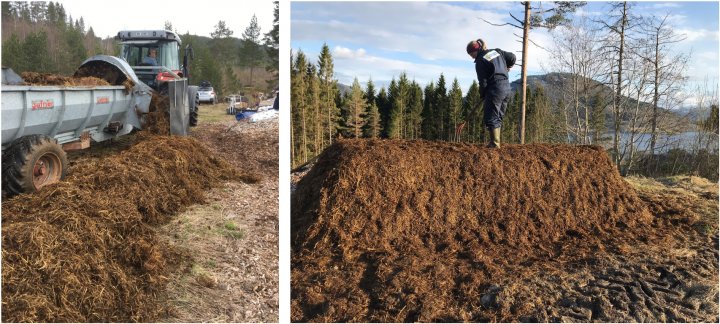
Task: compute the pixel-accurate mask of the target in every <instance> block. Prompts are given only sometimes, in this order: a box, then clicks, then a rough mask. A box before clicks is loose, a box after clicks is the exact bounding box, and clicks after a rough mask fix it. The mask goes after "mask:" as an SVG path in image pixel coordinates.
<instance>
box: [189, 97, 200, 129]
mask: <svg viewBox="0 0 720 324" xmlns="http://www.w3.org/2000/svg"><path fill="white" fill-rule="evenodd" d="M193 106H194V107H193V108H192V109H190V126H191V127H194V126H197V123H198V109H200V95H198V94H195V104H194V105H193Z"/></svg>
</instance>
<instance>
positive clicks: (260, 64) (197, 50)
mask: <svg viewBox="0 0 720 324" xmlns="http://www.w3.org/2000/svg"><path fill="white" fill-rule="evenodd" d="M274 5H275V6H274V15H275V18H274V21H273V29H272V30H270V31H268V32H267V33H264V34H263V33H262V31H261V29H260V26H259V25H258V22H257V18H256V17H255V16H254V15H253V17H252V19H251V21H250V22H249V24H248V27H247V28H246V29H245V31H244V32H243V34H242V35H241V38H236V37H232V36H233V34H234V31H233V30H231V29H229V28H228V27H227V26H226V24H225V22H224V21H219V22H218V24H217V25H216V26H215V30H214V31H213V32H212V33H211V36H212V37H211V38H208V37H202V36H196V35H191V34H189V33H185V34H182V35H181V36H180V37H181V40H182V43H183V48H184V47H185V46H186V45H188V44H189V45H190V46H191V47H192V48H193V51H194V60H193V61H191V64H190V82H191V84H199V83H200V81H203V80H208V81H210V82H211V83H212V84H213V86H214V87H215V88H216V90H217V91H218V92H219V93H220V94H222V95H224V94H231V93H236V92H254V91H268V92H269V91H272V90H274V89H276V88H277V86H278V73H277V72H278V40H279V39H278V36H279V27H278V18H279V17H278V8H279V6H278V2H277V1H275V2H274ZM161 27H162V28H164V29H165V30H174V31H175V32H177V30H175V29H174V28H173V26H172V23H171V22H169V21H166V22H165V24H164V26H157V28H158V29H160V28H161ZM118 31H119V30H118ZM2 39H3V42H2V48H3V55H2V65H3V66H5V67H10V68H12V69H13V70H15V71H17V72H22V71H35V72H47V73H56V74H62V75H70V74H73V73H74V72H75V69H77V67H78V66H80V64H81V63H82V62H83V61H84V60H85V59H87V58H88V57H90V56H93V55H97V54H106V55H115V56H116V55H118V53H119V44H118V41H117V40H116V39H114V38H106V39H101V38H99V37H97V36H95V33H94V31H93V28H92V27H90V26H85V23H84V20H83V18H82V17H80V18H78V19H73V18H72V16H71V14H70V13H67V12H66V11H65V8H64V7H63V5H62V4H61V3H59V2H40V1H33V2H19V1H18V2H2ZM181 55H182V53H181Z"/></svg>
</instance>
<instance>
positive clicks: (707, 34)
mask: <svg viewBox="0 0 720 324" xmlns="http://www.w3.org/2000/svg"><path fill="white" fill-rule="evenodd" d="M675 32H676V33H677V34H678V35H685V36H686V37H687V39H686V40H687V41H688V42H694V41H717V40H718V32H717V31H710V30H707V29H688V28H678V29H676V30H675Z"/></svg>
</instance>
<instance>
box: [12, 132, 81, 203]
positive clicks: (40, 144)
mask: <svg viewBox="0 0 720 324" xmlns="http://www.w3.org/2000/svg"><path fill="white" fill-rule="evenodd" d="M67 164H68V161H67V156H66V155H65V151H63V150H62V147H61V146H60V145H59V144H58V143H57V141H55V140H54V139H51V138H49V137H47V136H45V135H29V136H24V137H21V138H19V139H17V140H15V142H13V143H12V144H11V145H10V146H9V147H8V149H7V150H6V151H5V152H3V155H2V170H3V179H2V187H3V190H5V192H6V193H7V194H8V195H16V194H20V193H28V192H35V191H38V190H40V189H41V188H42V187H44V186H47V185H50V184H53V183H56V182H59V181H60V180H62V179H64V178H65V172H66V171H67Z"/></svg>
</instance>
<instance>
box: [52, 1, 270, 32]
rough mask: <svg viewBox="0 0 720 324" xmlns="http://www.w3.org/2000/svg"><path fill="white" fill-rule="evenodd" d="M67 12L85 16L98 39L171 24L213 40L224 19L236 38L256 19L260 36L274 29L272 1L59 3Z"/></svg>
mask: <svg viewBox="0 0 720 324" xmlns="http://www.w3.org/2000/svg"><path fill="white" fill-rule="evenodd" d="M59 2H60V3H61V4H62V5H63V7H64V8H65V12H67V13H68V14H70V15H72V17H73V19H79V18H80V16H82V17H83V20H84V21H85V26H88V27H92V28H93V31H94V32H95V35H96V36H98V37H103V38H104V37H108V36H115V35H117V33H118V31H120V30H142V29H163V27H164V26H165V21H170V22H171V23H172V26H173V28H174V29H176V30H177V31H178V32H179V33H180V34H184V33H186V32H190V34H195V35H199V36H206V37H210V33H212V32H213V31H214V30H215V26H216V25H217V24H218V22H219V21H220V20H224V21H225V23H226V25H227V27H228V28H230V30H232V31H233V32H234V33H233V37H237V38H241V37H242V33H243V32H244V31H245V28H247V27H248V26H249V25H250V20H251V19H252V16H253V14H255V15H256V16H257V21H258V25H260V28H261V30H260V33H261V37H262V35H263V34H265V33H267V32H269V31H270V30H271V29H272V23H273V19H274V16H273V9H274V6H273V3H272V0H253V1H238V2H234V1H232V2H231V1H220V0H205V1H163V0H151V1H138V0H123V1H88V0H60V1H59Z"/></svg>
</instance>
